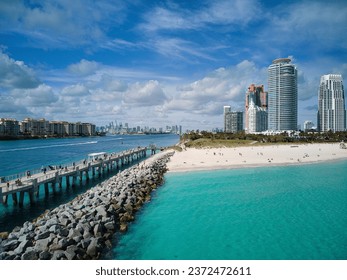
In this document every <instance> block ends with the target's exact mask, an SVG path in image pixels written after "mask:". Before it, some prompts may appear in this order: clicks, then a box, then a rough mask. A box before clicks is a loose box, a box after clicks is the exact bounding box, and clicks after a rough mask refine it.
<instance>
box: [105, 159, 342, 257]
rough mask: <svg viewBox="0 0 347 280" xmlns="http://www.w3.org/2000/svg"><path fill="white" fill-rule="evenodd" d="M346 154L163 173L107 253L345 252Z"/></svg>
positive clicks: (276, 254) (293, 254)
mask: <svg viewBox="0 0 347 280" xmlns="http://www.w3.org/2000/svg"><path fill="white" fill-rule="evenodd" d="M346 171H347V161H340V162H334V163H323V164H309V165H300V166H287V167H285V166H281V167H264V168H250V169H236V170H219V171H211V172H206V171H203V172H190V173H168V174H166V176H165V178H166V182H165V184H164V185H163V186H162V187H160V188H159V189H158V190H157V191H156V192H155V193H154V195H153V197H152V200H151V202H150V203H147V204H146V205H145V206H144V207H143V209H142V210H141V211H140V212H139V213H138V214H137V216H136V219H135V221H134V222H133V223H132V224H131V225H130V226H129V231H128V232H127V233H125V234H118V235H117V236H116V238H115V248H114V249H113V251H112V253H111V256H108V257H109V258H111V259H127V260H143V259H146V260H148V259H154V260H161V259H164V260H176V259H178V260H191V259H194V260H200V259H205V260H233V259H236V260H243V259H250V260H268V259H271V260H283V259H284V260H306V259H310V260H319V259H325V260H330V259H333V260H337V259H344V260H346V259H347V172H346Z"/></svg>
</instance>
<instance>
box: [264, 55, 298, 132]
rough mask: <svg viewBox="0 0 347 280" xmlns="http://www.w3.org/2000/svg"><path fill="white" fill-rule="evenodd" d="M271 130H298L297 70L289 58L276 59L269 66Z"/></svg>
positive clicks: (269, 124) (269, 116)
mask: <svg viewBox="0 0 347 280" xmlns="http://www.w3.org/2000/svg"><path fill="white" fill-rule="evenodd" d="M268 98H269V106H268V120H269V123H268V127H269V130H275V131H279V130H296V129H297V125H298V89H297V70H296V67H295V65H294V64H291V59H289V58H279V59H275V60H274V61H273V62H272V64H271V65H270V66H269V68H268Z"/></svg>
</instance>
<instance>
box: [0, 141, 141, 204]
mask: <svg viewBox="0 0 347 280" xmlns="http://www.w3.org/2000/svg"><path fill="white" fill-rule="evenodd" d="M146 151H147V148H146V147H138V148H136V149H132V150H128V151H124V152H121V153H110V154H107V153H99V154H94V155H93V157H91V158H89V159H85V160H83V161H79V162H77V163H76V162H74V163H72V164H71V165H68V166H65V167H61V166H60V167H55V168H54V169H51V170H45V171H42V172H40V173H36V174H32V175H30V174H28V176H24V177H21V178H18V176H12V178H13V179H12V180H7V182H3V183H0V199H1V202H2V203H4V204H7V202H8V197H9V196H10V195H11V196H12V201H13V203H14V204H18V205H19V206H22V205H23V203H24V195H25V193H27V194H28V196H29V200H30V203H33V202H34V201H35V197H38V195H39V192H40V189H41V188H42V187H43V188H44V191H45V195H48V194H49V186H51V189H52V191H53V192H55V190H56V187H62V183H63V181H64V182H65V184H66V187H69V186H74V185H76V184H77V182H79V183H82V180H83V178H85V179H86V180H87V181H88V180H90V179H91V178H96V177H101V175H102V174H105V173H106V172H110V171H111V170H115V169H117V168H120V167H122V166H124V165H128V164H130V163H131V162H133V161H134V160H138V159H140V158H142V157H145V156H146ZM83 176H85V177H83ZM14 178H17V179H14Z"/></svg>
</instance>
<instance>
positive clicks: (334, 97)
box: [317, 74, 346, 132]
mask: <svg viewBox="0 0 347 280" xmlns="http://www.w3.org/2000/svg"><path fill="white" fill-rule="evenodd" d="M317 122H318V131H322V132H323V131H329V130H331V131H333V132H336V131H344V130H346V109H345V97H344V89H343V83H342V75H334V74H329V75H323V76H322V77H321V79H320V86H319V93H318V116H317Z"/></svg>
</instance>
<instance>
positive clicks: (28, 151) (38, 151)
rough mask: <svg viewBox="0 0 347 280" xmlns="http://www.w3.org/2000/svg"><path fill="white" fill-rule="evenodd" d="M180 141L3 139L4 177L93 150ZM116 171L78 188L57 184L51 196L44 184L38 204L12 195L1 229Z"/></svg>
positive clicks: (0, 161)
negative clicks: (16, 202)
mask: <svg viewBox="0 0 347 280" xmlns="http://www.w3.org/2000/svg"><path fill="white" fill-rule="evenodd" d="M178 141H179V136H177V135H171V134H165V135H115V136H104V137H86V138H65V139H33V140H16V141H0V177H2V176H6V175H13V174H16V173H21V172H25V171H26V170H34V169H41V167H42V166H47V165H60V164H62V165H64V164H71V163H72V162H73V161H78V160H83V159H84V158H86V156H87V155H88V154H89V153H94V152H120V151H124V150H128V149H133V148H136V147H138V146H148V145H150V144H155V145H156V146H157V147H165V146H170V145H174V144H176V143H177V142H178ZM116 172H117V171H115V172H114V173H113V174H109V175H108V176H103V177H102V178H101V179H93V180H91V181H90V182H89V183H84V184H83V185H82V186H76V187H74V188H66V186H64V185H63V188H57V192H56V193H55V194H54V193H53V192H50V194H49V196H48V197H45V195H44V191H43V188H42V187H41V193H40V196H39V197H38V198H37V199H36V203H35V204H34V205H30V203H29V201H28V197H27V196H26V195H25V200H24V206H23V207H19V206H14V205H13V203H12V198H11V196H10V197H9V202H8V204H7V205H3V204H2V203H1V202H0V232H2V231H10V230H12V229H13V228H14V227H15V226H21V225H22V224H23V223H24V222H25V221H28V220H32V219H34V218H36V217H38V216H39V215H41V214H42V213H43V212H44V211H45V210H46V209H52V208H54V207H57V206H58V205H60V204H63V203H66V202H68V201H70V200H72V199H73V198H74V197H76V196H77V195H78V194H80V193H83V192H85V191H86V190H87V189H89V188H91V187H93V186H95V185H96V184H98V183H100V182H101V181H102V180H105V179H107V178H108V177H109V176H112V175H114V174H115V173H116ZM63 183H64V181H63Z"/></svg>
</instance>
